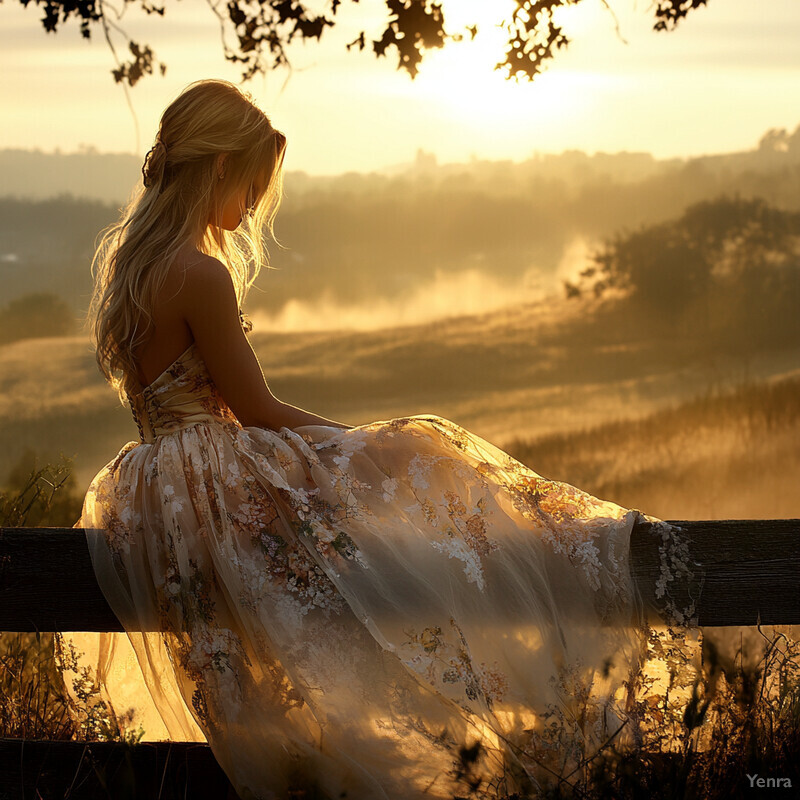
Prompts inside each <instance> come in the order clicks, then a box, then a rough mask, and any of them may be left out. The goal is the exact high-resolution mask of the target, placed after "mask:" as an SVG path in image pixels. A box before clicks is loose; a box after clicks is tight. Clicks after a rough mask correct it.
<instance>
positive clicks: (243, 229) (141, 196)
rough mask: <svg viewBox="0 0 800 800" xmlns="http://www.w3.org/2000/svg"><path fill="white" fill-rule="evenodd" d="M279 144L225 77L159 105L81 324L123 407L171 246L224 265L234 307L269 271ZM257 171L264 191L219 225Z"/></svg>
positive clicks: (99, 256)
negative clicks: (239, 215) (137, 182)
mask: <svg viewBox="0 0 800 800" xmlns="http://www.w3.org/2000/svg"><path fill="white" fill-rule="evenodd" d="M285 151H286V137H285V136H284V135H283V134H282V133H281V132H280V131H277V130H275V129H274V128H273V127H272V124H271V123H270V121H269V118H268V117H267V116H266V114H264V112H263V111H261V109H259V108H258V107H257V106H256V105H255V104H254V103H253V102H252V100H251V99H250V98H249V96H247V95H245V94H244V93H243V92H241V91H240V90H239V89H238V87H237V86H236V85H235V84H233V83H229V82H228V81H221V80H202V81H197V82H195V83H192V84H190V85H189V86H188V87H186V89H184V90H183V91H182V92H181V94H180V95H179V96H178V97H177V98H176V99H175V100H174V101H173V102H172V103H171V104H170V105H169V106H168V107H167V109H166V110H165V111H164V114H163V115H162V117H161V123H160V126H159V130H158V136H157V137H156V143H155V145H154V146H153V148H152V149H151V150H150V152H149V153H148V154H147V157H146V158H145V162H144V166H143V167H142V175H143V185H141V186H139V187H138V189H136V190H135V192H134V194H133V196H132V197H131V199H130V201H129V203H128V205H127V207H126V208H124V209H123V211H122V215H121V217H120V219H119V221H118V222H116V223H115V224H114V225H111V226H110V227H109V228H107V229H106V230H105V231H104V232H103V235H102V239H101V241H100V244H99V246H98V247H97V249H96V251H95V254H94V259H93V260H92V275H93V277H94V290H93V293H92V299H91V303H90V306H89V312H88V316H87V323H88V324H89V326H90V327H91V331H92V335H93V338H94V340H95V345H96V358H97V363H98V365H99V366H100V370H101V372H102V373H103V375H104V376H105V378H106V380H107V381H108V382H109V383H110V384H111V385H112V386H113V387H114V388H115V389H116V390H117V393H118V395H119V397H120V401H121V402H122V403H123V404H125V396H126V395H127V394H130V393H132V390H131V387H132V385H133V382H132V378H133V377H135V375H136V366H135V365H136V361H135V359H134V357H133V354H134V353H135V352H136V349H137V347H139V346H140V345H141V344H142V343H143V342H144V341H145V338H146V334H147V331H148V329H149V327H150V324H151V323H152V319H153V317H152V310H153V307H154V302H155V298H156V297H157V295H158V293H159V291H160V290H161V289H162V288H163V286H164V283H165V281H166V279H167V274H168V272H169V268H170V266H171V264H172V262H173V260H174V258H175V255H176V254H177V252H178V250H179V249H180V248H181V247H183V246H184V245H186V244H187V243H191V245H193V246H194V247H195V248H197V249H198V250H199V251H200V252H203V253H206V254H207V255H211V256H214V257H216V258H219V259H220V261H222V262H223V263H224V264H225V265H226V267H227V268H228V270H229V272H230V273H231V278H232V279H233V284H234V286H235V288H236V297H237V300H238V302H239V306H240V309H241V304H242V302H243V301H244V298H245V297H246V295H247V292H248V291H249V290H250V287H251V286H252V285H253V282H254V281H255V279H256V276H257V275H258V273H259V271H260V270H261V268H262V267H263V266H266V267H267V268H269V264H268V263H267V250H266V246H265V243H264V231H265V230H266V231H267V232H268V233H269V236H270V238H271V239H272V240H273V241H275V242H276V244H278V246H280V243H279V242H277V239H276V238H275V233H274V230H273V223H274V220H275V215H276V214H277V212H278V208H279V206H280V202H281V195H282V186H283V158H284V153H285ZM223 153H225V154H227V156H226V158H225V162H224V171H225V179H224V180H220V178H219V175H218V157H219V156H220V155H221V154H223ZM259 178H260V179H261V180H262V181H263V183H264V185H265V187H266V188H265V190H264V192H263V193H262V194H261V196H260V197H259V198H256V199H255V202H254V204H253V205H252V206H251V207H250V209H249V210H248V213H247V214H246V215H245V216H244V218H243V220H242V223H241V224H240V226H239V228H237V229H236V230H235V231H227V230H224V229H223V228H221V227H220V224H219V223H220V221H221V209H222V208H224V207H225V205H226V203H228V202H230V201H231V199H232V198H233V197H235V196H237V195H240V194H241V193H242V192H243V191H244V190H247V191H248V192H249V193H251V192H252V191H253V188H254V186H255V184H256V182H257V181H258V180H259ZM251 196H252V195H251V194H248V202H250V198H251Z"/></svg>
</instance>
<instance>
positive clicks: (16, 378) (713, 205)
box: [0, 128, 800, 519]
mask: <svg viewBox="0 0 800 800" xmlns="http://www.w3.org/2000/svg"><path fill="white" fill-rule="evenodd" d="M4 164H5V165H6V166H7V167H8V166H9V165H12V164H13V165H15V166H14V169H9V170H7V173H6V174H7V177H6V179H5V180H4V184H3V186H2V191H3V192H4V194H5V196H0V286H2V292H1V293H0V486H2V485H3V483H4V481H6V482H7V480H8V476H10V475H11V473H12V471H13V470H14V469H15V468H16V467H18V466H19V464H20V463H22V462H23V461H24V460H25V458H27V457H30V455H31V454H34V453H35V454H36V456H37V457H38V458H39V459H40V461H41V460H47V459H52V458H55V457H57V456H58V454H59V453H63V454H65V455H66V456H69V457H72V458H74V468H75V474H76V477H77V484H76V491H78V492H83V491H84V490H85V488H86V486H87V484H88V482H89V480H90V479H91V478H92V477H93V475H94V474H95V473H96V472H97V471H98V470H99V469H100V468H101V467H102V466H103V465H104V464H106V463H107V462H108V461H110V460H111V459H112V458H113V457H114V456H115V455H116V453H117V452H118V450H119V449H120V448H121V447H122V445H123V444H125V443H126V442H127V441H130V440H135V439H136V438H137V432H136V428H135V425H134V424H133V421H132V419H131V416H130V412H129V411H128V410H127V409H125V408H122V407H121V406H119V404H118V403H117V401H116V397H115V395H114V393H113V392H112V391H111V389H110V388H109V387H107V386H106V385H105V384H104V383H103V382H102V380H101V378H100V375H99V372H98V370H97V368H96V365H95V363H94V356H93V353H92V350H91V345H90V342H89V339H88V336H87V335H86V333H85V332H84V331H82V329H81V324H80V323H81V320H82V317H83V315H84V313H85V309H86V305H87V303H88V297H89V292H90V288H91V277H90V274H89V263H90V260H91V253H92V248H93V241H94V238H95V236H96V235H97V233H98V232H99V231H100V230H101V229H102V227H103V226H105V225H106V224H108V223H110V222H111V221H113V220H114V219H115V218H116V214H117V208H118V206H119V204H120V203H121V202H122V200H123V199H124V196H125V193H126V191H127V190H128V188H129V187H130V186H131V185H132V184H133V182H134V181H135V180H136V175H137V173H138V169H139V164H138V160H136V159H133V157H129V156H124V155H106V154H99V153H94V152H91V151H87V152H83V153H80V154H60V155H57V154H44V153H37V152H25V151H0V174H2V172H3V169H4V166H3V165H4ZM15 170H16V171H15ZM31 187H36V189H35V191H32V190H31ZM26 189H27V193H26ZM798 190H800V128H798V129H797V130H796V131H795V132H794V133H792V134H789V133H787V132H786V131H770V132H767V133H766V134H765V135H764V137H763V138H762V139H761V141H760V142H759V143H758V145H757V146H756V147H754V149H753V150H752V151H747V152H743V153H734V154H725V155H719V156H704V157H702V158H693V159H670V160H665V161H659V160H657V159H654V158H653V157H651V156H650V155H649V154H646V153H621V154H595V155H594V156H588V155H586V154H583V153H580V152H577V151H569V152H565V153H562V154H552V155H547V156H542V155H539V156H536V157H533V158H531V159H530V160H528V161H525V162H521V163H512V162H483V161H473V162H471V163H468V164H449V165H438V164H437V163H436V161H435V159H434V158H432V157H431V156H429V155H427V154H425V153H422V152H420V153H419V154H418V157H417V159H416V161H415V162H414V163H412V164H410V165H408V166H407V167H406V168H404V169H400V168H398V169H395V170H394V171H391V172H389V171H387V172H385V173H370V174H356V173H348V174H345V175H340V176H335V177H324V178H317V177H313V176H309V175H305V174H303V173H289V174H288V175H287V179H286V198H285V201H284V205H283V207H282V210H281V212H280V214H279V217H278V221H277V223H276V233H277V235H278V238H279V239H280V241H281V242H282V244H283V245H284V247H283V248H280V247H277V246H275V245H273V246H272V247H271V250H270V252H271V256H272V258H271V263H272V265H273V267H274V269H270V270H265V271H264V272H262V274H261V275H260V276H259V279H258V281H257V283H256V285H255V287H254V289H253V290H252V292H251V294H250V295H249V297H248V299H247V302H246V304H245V310H246V311H247V312H248V313H249V314H250V316H251V317H252V319H253V322H254V329H253V332H252V333H251V337H250V338H251V341H252V343H253V346H254V349H255V350H256V352H257V354H258V356H259V360H260V362H261V364H262V367H263V369H264V373H265V376H266V378H267V381H268V382H269V385H270V387H271V389H272V391H273V392H274V393H275V394H276V395H277V396H278V397H280V398H281V399H282V400H285V401H287V402H290V403H292V404H293V405H298V406H300V407H302V408H305V409H307V410H309V411H312V412H315V413H318V414H322V415H324V416H328V417H332V418H335V419H340V420H342V421H345V422H348V423H350V424H355V425H357V424H364V423H367V422H370V421H374V420H378V419H389V418H392V417H396V416H404V415H413V414H426V413H434V414H439V415H440V416H444V417H446V418H448V419H451V420H453V421H454V422H457V423H458V424H460V425H463V426H464V427H466V428H467V429H468V430H470V431H472V432H474V433H476V434H478V435H480V436H483V437H484V438H486V439H488V440H489V441H491V442H492V443H493V444H496V445H497V446H500V447H503V448H504V449H507V450H508V451H509V452H511V453H512V455H515V457H517V458H519V459H520V460H522V461H524V462H525V463H527V464H528V465H529V466H531V467H532V468H533V469H534V470H536V471H537V472H539V473H540V474H544V475H546V476H547V477H552V478H557V479H560V480H566V481H568V482H571V483H574V484H576V485H578V486H580V487H581V488H584V489H586V490H588V491H590V492H593V493H595V494H598V495H599V496H603V497H606V498H608V499H611V500H614V501H616V502H619V503H621V504H622V505H626V506H629V507H639V508H641V509H642V510H643V511H646V512H647V513H650V514H653V515H656V516H661V517H662V518H673V519H676V518H692V517H695V518H704V517H705V518H712V517H726V516H728V517H734V516H739V517H774V516H800V493H797V492H794V491H793V490H792V488H793V486H796V485H797V480H798V479H799V478H800V463H798V457H797V456H796V455H794V454H796V453H800V448H798V447H797V445H798V444H800V431H798V417H799V416H800V415H798V413H797V411H798V405H797V403H796V402H795V401H796V400H797V398H798V396H800V378H799V377H798V376H800V329H799V328H798V323H797V321H796V317H797V315H796V313H794V311H793V310H792V309H796V308H797V304H798V303H799V302H800V246H798V242H800V222H799V221H798V220H800V215H799V214H798V212H800V191H798ZM44 192H48V193H49V194H48V195H47V196H45V195H44V194H43V193H44ZM67 192H69V194H66V193H67ZM754 231H755V232H754ZM756 234H757V235H756ZM598 255H604V257H605V261H603V260H602V258H601V259H600V260H597V258H596V256H598ZM603 264H605V265H606V266H603ZM776 387H777V388H776ZM743 393H744V394H743ZM736 398H738V400H737V399H736ZM698 403H701V405H702V413H701V412H700V411H698V405H697V404H698ZM26 454H27V455H26ZM748 472H754V473H755V474H754V475H753V476H752V477H748ZM747 487H749V489H748V488H747Z"/></svg>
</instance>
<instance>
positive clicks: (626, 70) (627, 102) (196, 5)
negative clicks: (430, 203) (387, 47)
mask: <svg viewBox="0 0 800 800" xmlns="http://www.w3.org/2000/svg"><path fill="white" fill-rule="evenodd" d="M608 2H609V5H610V6H611V7H612V8H613V10H614V12H615V13H616V16H617V18H618V20H619V25H620V28H621V34H622V36H623V37H624V38H625V39H626V40H627V42H628V43H627V44H625V43H623V42H622V41H621V40H620V38H619V37H618V36H617V34H616V32H615V20H614V17H613V16H612V15H611V14H610V13H609V11H608V10H607V9H606V8H605V6H604V4H603V2H602V0H583V2H582V3H581V4H580V5H579V6H577V7H575V8H570V9H565V10H564V12H563V13H562V14H561V15H560V17H559V21H560V22H561V23H562V24H563V25H564V28H565V33H566V34H567V36H569V37H570V38H571V39H572V42H571V44H570V45H569V47H568V49H567V50H565V51H561V52H560V53H559V54H558V55H557V57H556V59H555V60H554V61H553V62H551V66H550V67H549V69H548V70H547V71H546V72H545V73H544V74H542V75H540V76H538V77H537V78H536V80H535V81H534V82H533V84H522V83H520V84H516V83H514V82H513V81H505V80H504V79H503V78H502V75H501V74H500V73H499V72H494V71H493V66H494V64H496V63H497V62H498V61H500V60H502V58H503V52H504V51H503V44H504V32H503V31H502V29H499V28H497V27H496V25H497V23H499V22H501V21H502V20H503V19H504V18H506V17H507V16H508V12H509V9H510V8H511V7H512V3H511V2H509V0H444V8H445V12H446V16H447V18H448V22H449V25H448V29H449V30H451V31H455V30H458V29H459V28H460V27H462V26H463V25H465V24H467V23H469V22H472V21H477V22H478V23H479V25H480V33H479V34H478V37H477V38H476V39H475V41H473V42H468V41H465V42H462V43H453V44H450V45H449V46H447V47H446V48H445V49H444V50H443V51H433V52H429V53H428V54H427V55H426V56H425V58H424V60H423V62H422V65H421V68H420V73H419V75H418V76H417V78H416V80H414V81H412V80H411V79H410V78H409V77H408V75H407V74H406V73H405V72H398V71H397V70H396V69H395V66H396V63H397V59H396V55H395V54H394V53H390V56H389V58H384V59H380V60H377V59H375V57H374V56H373V55H372V53H371V51H369V49H365V51H364V52H363V53H356V52H350V53H348V52H347V51H346V50H345V47H344V45H345V43H346V42H347V41H350V40H352V39H353V38H355V36H356V35H357V34H358V32H359V31H360V30H361V29H362V28H365V29H366V31H367V34H368V35H370V34H371V35H372V38H378V36H379V35H380V33H381V31H382V27H381V21H382V19H383V18H384V15H382V13H381V10H382V9H385V5H384V3H383V2H382V0H361V2H360V3H359V4H354V3H351V2H348V0H345V2H344V3H343V4H342V6H341V7H340V10H339V13H338V14H337V17H338V18H339V25H337V27H336V28H334V29H329V30H327V31H326V32H325V33H324V34H323V37H322V43H321V44H320V45H316V44H306V45H303V44H302V43H301V42H299V41H298V43H297V44H295V45H292V47H291V48H290V50H289V57H290V60H291V61H292V63H293V67H294V69H293V71H292V73H291V75H288V74H287V73H286V72H285V71H283V72H273V73H271V74H269V75H268V76H267V77H266V78H257V79H256V80H254V81H252V82H251V83H250V84H248V86H247V88H249V90H250V91H251V92H252V93H253V95H254V96H255V98H256V100H257V101H258V102H259V104H260V105H261V106H262V107H263V108H264V109H265V110H266V111H267V113H268V114H270V116H271V118H272V120H273V123H274V124H275V125H276V127H278V128H280V129H282V130H283V131H284V132H285V133H286V134H287V136H288V137H289V150H288V152H287V167H288V168H289V169H302V170H306V171H307V172H311V173H316V174H332V173H338V172H343V171H346V170H369V169H374V168H380V167H382V166H388V165H392V164H397V163H402V162H407V161H410V160H411V159H413V157H414V155H415V153H416V151H417V149H418V148H423V149H424V150H426V151H428V152H433V153H435V154H436V156H437V157H438V159H439V161H440V162H445V161H466V160H468V159H470V157H472V156H476V157H479V158H488V159H501V158H511V159H514V160H521V159H524V158H527V157H528V156H530V155H531V154H532V153H533V152H534V151H537V150H538V151H540V152H560V151H562V150H565V149H570V148H577V149H581V150H585V151H586V152H589V153H592V152H596V151H605V152H616V151H621V150H630V151H649V152H652V153H653V154H654V155H656V156H658V157H668V156H683V155H697V154H702V153H712V152H730V151H735V150H742V149H749V148H752V147H754V146H755V144H756V143H757V141H758V139H759V138H760V136H761V135H762V134H763V133H764V132H765V131H766V130H767V129H768V128H787V129H789V130H794V128H796V127H797V125H798V124H800V47H798V42H800V2H797V0H761V2H759V3H757V4H756V3H753V2H751V0H709V5H708V7H707V8H700V9H698V10H696V11H694V12H691V13H690V14H689V16H688V18H687V19H685V20H684V21H683V22H682V23H681V24H680V25H679V26H678V28H677V30H675V31H673V32H671V33H665V32H661V33H656V32H654V31H652V24H653V16H652V13H653V12H652V9H651V8H650V6H651V5H652V4H651V3H648V2H645V1H644V0H608ZM119 5H120V6H122V5H124V4H123V3H122V2H120V3H119ZM320 5H321V4H320V3H317V4H316V5H315V7H316V6H320ZM166 6H167V13H166V17H165V18H164V19H159V18H157V17H155V16H153V17H147V16H146V15H145V14H143V13H141V12H140V11H139V10H138V8H129V9H128V10H127V12H126V15H125V17H124V19H123V20H122V25H123V26H124V27H125V28H126V29H127V31H128V32H129V33H130V34H131V36H132V37H133V38H134V39H136V40H138V41H143V42H147V43H149V44H150V45H151V46H152V47H153V49H154V50H155V52H156V54H157V56H158V57H160V58H161V60H163V61H165V62H166V63H167V65H168V70H167V75H166V77H165V78H160V77H148V78H145V79H143V80H142V81H141V83H140V84H139V85H138V86H136V87H135V88H134V89H133V90H132V91H131V98H132V101H133V105H134V109H135V111H136V116H137V118H138V123H139V128H140V138H139V141H138V143H137V136H136V128H135V125H134V122H133V118H132V116H131V113H130V110H129V109H128V106H127V103H126V100H125V96H124V94H123V91H122V89H121V88H120V87H119V86H118V85H115V84H114V82H113V79H112V77H111V75H110V72H109V70H110V69H111V68H112V67H113V66H114V64H113V60H112V56H111V54H110V52H109V50H108V48H107V46H106V44H105V42H104V40H103V37H102V34H101V32H100V31H99V30H98V31H96V32H95V35H94V36H93V38H92V41H91V42H89V43H87V42H86V41H85V40H83V39H82V38H81V37H80V34H79V31H78V26H77V25H76V24H75V23H70V24H69V25H68V26H64V27H63V28H62V30H61V31H60V32H59V33H58V34H57V35H55V36H54V35H48V34H46V33H45V32H44V29H43V28H42V26H41V23H40V22H39V18H40V16H41V11H40V10H39V9H38V8H36V7H35V6H34V5H33V4H31V6H30V7H29V8H28V9H23V8H22V7H21V6H20V4H19V3H18V2H17V0H6V2H4V3H2V4H0V74H1V75H2V76H3V77H2V81H0V109H2V125H0V147H39V148H42V149H44V150H52V149H54V148H56V147H59V148H60V149H61V150H62V151H71V150H75V149H77V148H78V147H79V146H81V145H89V146H94V147H96V148H98V149H100V150H104V151H126V152H136V151H138V152H139V153H140V154H141V153H143V152H144V151H146V150H147V149H148V148H149V147H150V145H151V143H152V140H153V138H154V136H155V133H156V130H157V126H158V118H159V116H160V114H161V111H162V110H163V108H164V107H165V106H166V105H167V103H168V102H169V101H170V100H171V99H172V98H173V97H174V96H175V95H176V94H177V93H178V92H179V91H180V89H181V88H182V87H183V86H184V85H186V84H187V83H189V82H190V81H192V80H196V79H198V78H203V77H223V78H228V79H230V80H234V81H238V80H239V77H240V70H239V69H238V68H237V67H234V66H231V65H229V64H227V63H226V62H225V61H224V59H223V55H222V48H221V46H220V41H219V29H218V26H217V23H216V19H215V18H214V17H213V15H212V13H211V11H210V9H209V8H208V5H207V4H206V3H205V2H203V1H202V0H183V2H181V3H176V2H174V0H171V1H168V2H167V3H166ZM756 9H757V11H756ZM119 44H120V42H118V45H119ZM287 78H288V81H287Z"/></svg>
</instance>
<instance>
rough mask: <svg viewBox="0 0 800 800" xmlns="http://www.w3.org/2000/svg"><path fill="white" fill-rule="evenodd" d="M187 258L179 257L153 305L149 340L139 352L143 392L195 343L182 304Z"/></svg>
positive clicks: (137, 375)
mask: <svg viewBox="0 0 800 800" xmlns="http://www.w3.org/2000/svg"><path fill="white" fill-rule="evenodd" d="M186 267H187V259H186V257H185V256H183V255H180V254H179V256H178V257H177V258H176V259H175V261H174V262H173V263H172V265H171V266H170V269H169V272H168V274H167V280H166V282H165V283H164V287H163V288H162V290H161V291H160V292H159V296H158V297H157V298H156V300H155V303H154V306H153V311H152V314H153V321H152V324H151V327H150V328H149V329H148V332H147V339H146V340H145V342H144V344H142V345H141V346H140V347H139V349H138V351H137V353H136V362H137V363H136V367H137V374H136V379H137V381H138V382H139V386H138V387H135V389H134V390H135V391H136V392H137V393H138V392H141V391H142V390H143V389H144V388H145V387H147V386H149V385H150V384H151V383H153V381H154V380H155V379H156V378H158V377H159V376H160V375H161V373H162V372H164V370H165V369H167V367H169V366H170V365H171V364H172V363H173V362H174V361H175V360H176V359H177V358H178V356H180V355H181V354H182V353H183V352H184V351H185V350H186V349H187V348H188V347H189V345H191V344H192V342H193V341H194V336H193V335H192V331H191V328H190V327H189V324H188V323H187V321H186V318H185V313H184V307H183V305H182V298H181V289H182V284H183V273H184V270H185V269H186Z"/></svg>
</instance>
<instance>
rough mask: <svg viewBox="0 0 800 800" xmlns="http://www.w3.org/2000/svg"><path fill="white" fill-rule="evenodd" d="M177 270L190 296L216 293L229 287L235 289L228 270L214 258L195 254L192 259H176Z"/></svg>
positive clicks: (203, 254)
mask: <svg viewBox="0 0 800 800" xmlns="http://www.w3.org/2000/svg"><path fill="white" fill-rule="evenodd" d="M175 269H176V273H177V275H178V276H179V278H180V280H181V282H182V284H183V287H184V291H188V292H189V294H190V295H191V294H194V293H197V292H200V293H205V292H209V291H210V292H216V291H219V290H220V289H225V288H227V287H230V288H231V289H233V280H232V278H231V274H230V272H228V268H227V267H226V266H225V265H224V264H223V263H222V262H221V261H220V260H219V259H218V258H214V256H209V255H206V254H205V253H195V254H194V255H193V256H192V257H190V258H181V259H176V263H175Z"/></svg>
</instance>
